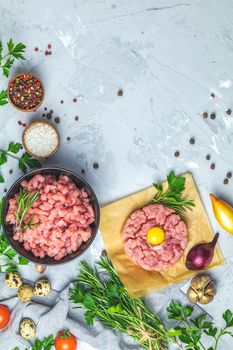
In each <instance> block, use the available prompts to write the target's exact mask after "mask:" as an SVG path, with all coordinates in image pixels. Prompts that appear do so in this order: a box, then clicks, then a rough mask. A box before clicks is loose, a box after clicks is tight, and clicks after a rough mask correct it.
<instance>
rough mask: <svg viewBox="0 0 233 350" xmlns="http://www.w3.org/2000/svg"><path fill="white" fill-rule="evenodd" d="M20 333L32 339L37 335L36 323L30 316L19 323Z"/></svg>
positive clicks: (25, 337)
mask: <svg viewBox="0 0 233 350" xmlns="http://www.w3.org/2000/svg"><path fill="white" fill-rule="evenodd" d="M19 334H20V335H21V337H23V338H24V339H28V340H30V339H32V338H34V337H35V335H36V325H35V323H34V322H33V321H32V320H31V319H30V318H24V319H23V320H22V321H21V322H20V325H19Z"/></svg>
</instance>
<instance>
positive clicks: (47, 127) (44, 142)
mask: <svg viewBox="0 0 233 350" xmlns="http://www.w3.org/2000/svg"><path fill="white" fill-rule="evenodd" d="M22 143H23V146H24V148H25V149H26V151H27V152H28V153H29V154H30V155H32V156H33V157H36V158H49V157H51V156H52V155H54V154H55V153H56V152H57V150H58V148H59V146H60V137H59V134H58V132H57V130H56V129H55V128H54V127H53V126H52V125H51V124H49V123H46V122H35V123H32V124H30V125H28V126H27V127H26V128H25V129H24V132H23V136H22Z"/></svg>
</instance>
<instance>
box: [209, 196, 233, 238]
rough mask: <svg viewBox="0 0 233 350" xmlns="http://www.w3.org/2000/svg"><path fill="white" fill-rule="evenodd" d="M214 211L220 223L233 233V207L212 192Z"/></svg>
mask: <svg viewBox="0 0 233 350" xmlns="http://www.w3.org/2000/svg"><path fill="white" fill-rule="evenodd" d="M210 199H211V201H212V206H213V211H214V215H215V218H216V220H217V221H218V223H219V225H220V226H221V227H222V228H223V229H224V230H226V231H227V232H229V233H231V234H233V208H232V207H231V206H230V205H229V204H228V203H226V202H224V201H223V200H221V199H219V198H216V197H215V196H214V195H213V194H212V193H211V194H210Z"/></svg>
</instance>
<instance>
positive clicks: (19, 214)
mask: <svg viewBox="0 0 233 350" xmlns="http://www.w3.org/2000/svg"><path fill="white" fill-rule="evenodd" d="M38 197H39V191H35V192H34V193H33V194H32V195H31V193H30V192H29V191H27V190H25V189H22V188H20V192H19V198H18V199H17V205H18V206H17V210H16V211H15V213H14V215H15V218H16V224H15V231H18V230H20V231H25V230H26V229H31V228H33V227H35V226H37V225H39V224H40V222H36V223H33V220H34V216H31V217H30V218H29V220H28V221H27V223H24V222H25V219H26V215H27V212H28V210H29V209H30V208H31V207H32V206H33V204H34V203H35V201H36V200H37V199H38Z"/></svg>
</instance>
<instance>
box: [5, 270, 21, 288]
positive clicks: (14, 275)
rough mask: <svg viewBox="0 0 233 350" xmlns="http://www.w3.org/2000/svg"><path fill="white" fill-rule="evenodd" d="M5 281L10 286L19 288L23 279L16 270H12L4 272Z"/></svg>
mask: <svg viewBox="0 0 233 350" xmlns="http://www.w3.org/2000/svg"><path fill="white" fill-rule="evenodd" d="M5 283H6V285H7V286H8V287H10V288H19V287H21V286H22V284H23V281H22V278H21V277H20V274H19V273H18V272H16V271H12V272H8V273H7V274H6V277H5Z"/></svg>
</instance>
